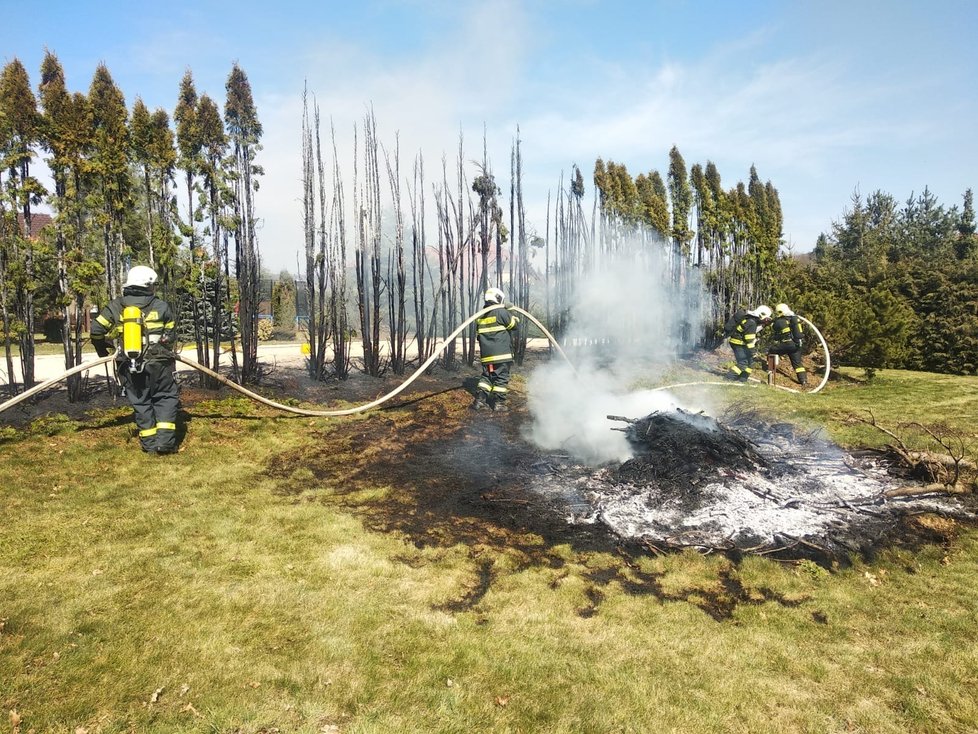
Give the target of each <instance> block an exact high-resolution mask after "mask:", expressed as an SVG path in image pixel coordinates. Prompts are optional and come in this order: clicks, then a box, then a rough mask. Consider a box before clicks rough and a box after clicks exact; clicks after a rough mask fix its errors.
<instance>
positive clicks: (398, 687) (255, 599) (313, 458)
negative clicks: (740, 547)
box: [0, 371, 978, 734]
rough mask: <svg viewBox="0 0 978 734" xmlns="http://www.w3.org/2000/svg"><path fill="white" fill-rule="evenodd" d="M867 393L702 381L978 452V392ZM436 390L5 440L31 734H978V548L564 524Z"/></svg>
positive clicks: (196, 401)
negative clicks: (838, 545) (736, 547)
mask: <svg viewBox="0 0 978 734" xmlns="http://www.w3.org/2000/svg"><path fill="white" fill-rule="evenodd" d="M861 374H862V373H861V372H851V373H849V374H848V379H846V380H844V381H839V382H834V383H831V384H830V385H829V387H827V388H826V390H825V391H823V393H820V394H819V395H815V396H800V395H794V394H790V393H786V392H782V391H775V390H766V389H760V388H759V389H754V390H750V391H745V390H742V389H741V390H727V389H725V388H720V387H716V388H707V389H711V390H715V392H716V402H717V404H718V406H720V407H723V406H725V405H730V404H732V403H741V404H742V403H744V402H747V403H749V404H750V405H752V406H754V407H758V408H760V409H762V410H764V411H768V412H770V413H772V414H776V415H780V416H783V417H785V418H786V419H790V420H792V421H797V422H802V423H806V424H810V425H821V426H825V427H826V428H827V430H828V432H829V433H830V434H831V435H832V436H833V437H834V438H835V439H836V440H837V441H839V442H841V443H843V444H845V445H849V446H854V445H859V444H870V445H879V444H880V443H881V442H882V441H883V440H884V439H885V436H883V435H882V434H881V433H880V432H879V431H877V430H876V429H874V428H872V427H870V426H868V425H867V424H866V423H865V422H852V421H851V420H849V418H850V416H852V415H861V416H867V415H869V414H870V412H871V414H872V415H873V416H874V417H875V419H876V420H877V421H878V422H879V423H880V424H884V425H887V426H890V427H896V426H898V424H900V423H901V422H904V421H908V420H918V421H920V422H922V423H926V424H928V425H935V424H943V425H944V426H946V427H947V428H948V429H949V430H954V431H956V433H957V435H959V436H961V437H962V438H963V439H964V440H966V441H967V442H968V443H969V446H970V447H971V450H973V446H974V442H975V439H976V431H978V429H976V427H975V418H976V417H978V379H975V378H962V377H950V376H941V375H929V374H921V373H905V372H888V371H883V372H881V373H879V374H878V375H877V377H876V378H875V379H874V380H872V381H868V382H867V381H864V380H862V379H861ZM688 376H689V375H683V377H688ZM441 379H442V382H443V384H441V385H439V384H437V380H434V379H433V381H431V382H429V383H424V382H419V385H422V386H423V387H421V388H419V392H417V393H415V394H414V395H413V396H409V397H408V398H405V399H404V400H403V401H402V402H400V403H398V404H397V405H395V406H394V407H392V408H390V409H389V410H382V411H375V412H373V413H369V414H367V415H364V416H356V417H351V418H345V419H339V420H336V419H333V420H325V419H308V418H295V417H287V416H283V415H282V414H278V413H275V412H273V411H271V410H269V409H266V408H263V407H260V406H257V405H254V404H252V403H250V402H248V401H246V400H244V399H237V398H220V399H207V396H206V394H202V393H200V392H197V393H195V394H193V395H185V411H186V413H185V415H184V421H186V423H187V425H188V432H187V436H186V439H185V441H184V443H183V450H182V451H181V452H180V453H179V454H177V455H174V456H169V457H155V456H148V455H144V454H142V453H141V452H139V450H138V447H137V444H136V442H135V441H134V440H133V439H131V437H130V434H129V425H128V423H129V421H128V417H129V411H128V410H127V409H126V408H122V407H120V408H115V409H111V410H106V411H102V412H99V413H97V414H95V415H94V416H91V417H88V418H85V419H83V420H74V419H70V418H67V417H57V416H54V417H48V418H47V419H44V420H40V421H37V422H35V423H34V424H33V425H32V426H31V427H28V428H24V429H13V428H9V427H8V428H3V427H2V424H0V437H2V442H0V454H2V456H3V476H4V482H3V484H4V489H3V496H2V498H0V507H2V510H0V528H2V530H0V707H2V709H3V711H4V712H5V716H8V717H9V723H8V728H7V730H8V731H10V730H13V731H16V732H19V734H26V732H29V731H35V732H38V733H40V732H69V733H71V732H75V733H76V734H77V733H78V732H88V733H94V732H227V733H228V734H230V733H231V732H235V733H239V734H243V733H254V734H258V733H259V732H262V733H269V732H310V733H314V732H319V733H322V732H334V733H340V732H342V733H343V734H346V733H348V732H349V733H352V732H363V733H366V732H494V733H498V732H548V733H549V732H568V733H571V732H636V733H637V732H643V733H644V732H813V733H814V732H820V733H821V732H867V733H868V732H873V733H874V734H875V733H877V732H884V733H885V732H893V733H894V734H896V733H898V732H899V733H903V732H934V733H935V734H936V733H937V732H941V733H945V732H962V733H963V732H971V731H975V730H976V729H978V703H976V696H975V690H976V687H978V649H976V647H975V645H974V630H975V627H976V624H978V604H976V598H975V593H974V579H975V578H976V577H978V532H976V531H975V530H973V529H970V528H967V527H962V526H960V525H957V524H955V523H952V522H949V521H947V520H945V519H943V518H939V517H927V518H920V520H919V521H920V523H922V524H924V525H925V526H926V527H927V528H928V530H929V531H930V536H929V537H931V539H932V541H933V542H930V543H925V544H920V545H913V546H909V545H897V546H894V547H891V548H889V549H887V550H885V551H884V552H882V553H880V554H879V555H877V556H875V557H874V558H872V559H865V558H855V557H854V558H852V559H851V563H850V564H840V565H838V566H836V567H834V568H830V569H826V568H823V567H821V566H817V565H815V564H814V563H811V562H809V561H800V562H776V561H772V560H769V559H765V558H760V557H746V558H743V559H737V560H734V559H730V558H725V557H722V556H718V555H707V556H702V555H699V554H697V553H695V552H692V551H688V552H684V553H676V554H667V555H654V554H652V553H650V552H646V553H643V552H641V550H640V549H636V548H627V547H619V546H617V545H616V544H615V543H614V542H608V543H605V544H600V543H595V542H591V540H589V539H588V538H586V537H583V536H576V535H574V534H568V535H566V537H562V536H559V535H554V534H551V533H548V532H546V531H544V530H543V529H541V528H538V527H537V526H535V525H533V524H531V523H529V522H528V521H527V520H526V518H525V516H524V515H523V513H522V509H521V508H522V505H521V504H520V502H519V501H518V497H515V498H514V496H513V495H505V496H503V495H501V494H500V492H501V490H499V487H497V486H496V485H495V484H492V483H489V484H486V485H485V486H483V485H480V484H479V483H478V481H477V479H473V477H472V476H470V470H471V467H470V466H469V465H468V464H467V463H466V462H467V461H468V460H469V459H471V456H472V455H473V453H476V454H477V452H474V451H473V450H472V447H473V446H474V447H476V448H482V447H484V446H486V445H487V444H486V443H484V441H485V438H486V436H485V435H484V434H483V433H480V432H479V429H478V426H477V425H475V424H476V421H475V419H474V418H473V416H472V414H471V413H470V411H468V410H467V407H466V406H467V403H468V396H467V394H466V393H465V392H464V391H462V390H460V389H456V388H455V387H454V386H455V385H457V384H458V383H459V382H460V379H459V375H457V374H455V375H447V376H443V378H441ZM523 385H524V383H523V380H522V376H521V377H520V378H518V379H517V381H516V383H515V386H516V392H517V394H519V392H520V389H521V388H522V387H523ZM333 394H334V395H335V393H333ZM506 420H507V421H508V422H509V424H508V425H507V426H506V427H505V428H504V430H506V431H509V432H510V433H511V435H513V436H518V435H519V426H520V423H521V422H523V421H526V420H528V417H527V416H526V415H525V414H524V413H522V412H521V411H520V410H517V411H516V412H515V413H514V414H511V415H509V416H506ZM918 438H919V437H918ZM480 442H483V443H480ZM442 448H443V449H444V451H442ZM422 452H430V453H422ZM418 456H421V457H422V458H421V459H417V461H416V462H415V464H416V466H415V468H414V469H413V472H414V473H408V472H407V471H405V470H404V469H403V466H405V465H407V464H410V463H411V462H409V461H408V459H409V458H410V457H415V458H417V457H418ZM444 466H450V467H452V468H453V469H452V470H449V471H443V470H441V469H440V468H439V467H444ZM395 468H398V470H397V471H394V469H395ZM466 492H469V494H465V493H466ZM461 496H464V497H465V498H466V500H465V502H460V501H456V500H457V499H458V498H459V497H461ZM422 500H423V501H422ZM491 502H496V503H497V508H498V507H499V506H502V507H504V509H503V510H498V509H497V511H496V512H495V513H494V514H489V513H488V512H487V511H486V509H485V505H486V504H487V503H491Z"/></svg>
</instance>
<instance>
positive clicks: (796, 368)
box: [795, 367, 805, 373]
mask: <svg viewBox="0 0 978 734" xmlns="http://www.w3.org/2000/svg"><path fill="white" fill-rule="evenodd" d="M804 371H805V368H804V367H795V372H798V373H801V372H804Z"/></svg>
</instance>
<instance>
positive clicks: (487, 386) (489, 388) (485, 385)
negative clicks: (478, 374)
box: [479, 380, 492, 392]
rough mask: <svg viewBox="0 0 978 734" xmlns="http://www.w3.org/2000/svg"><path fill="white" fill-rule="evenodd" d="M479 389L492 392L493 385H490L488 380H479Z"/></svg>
mask: <svg viewBox="0 0 978 734" xmlns="http://www.w3.org/2000/svg"><path fill="white" fill-rule="evenodd" d="M479 389H480V390H485V391H486V392H491V391H492V385H490V384H489V383H488V382H486V381H484V380H479Z"/></svg>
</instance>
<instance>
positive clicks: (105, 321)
mask: <svg viewBox="0 0 978 734" xmlns="http://www.w3.org/2000/svg"><path fill="white" fill-rule="evenodd" d="M95 320H96V321H98V322H99V323H100V324H102V326H104V327H105V328H106V329H109V328H111V327H112V322H111V321H109V320H108V319H107V318H105V317H104V316H103V315H102V314H99V315H98V316H96V317H95Z"/></svg>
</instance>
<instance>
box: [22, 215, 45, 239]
mask: <svg viewBox="0 0 978 734" xmlns="http://www.w3.org/2000/svg"><path fill="white" fill-rule="evenodd" d="M53 221H54V219H53V218H52V217H51V215H50V214H42V213H40V212H36V213H33V214H31V232H30V235H29V236H30V238H31V239H32V240H36V239H37V238H38V237H40V236H41V230H42V229H44V228H45V227H46V226H48V225H49V224H51V222H53ZM17 226H18V227H20V230H21V231H23V230H24V215H23V214H18V215H17Z"/></svg>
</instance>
